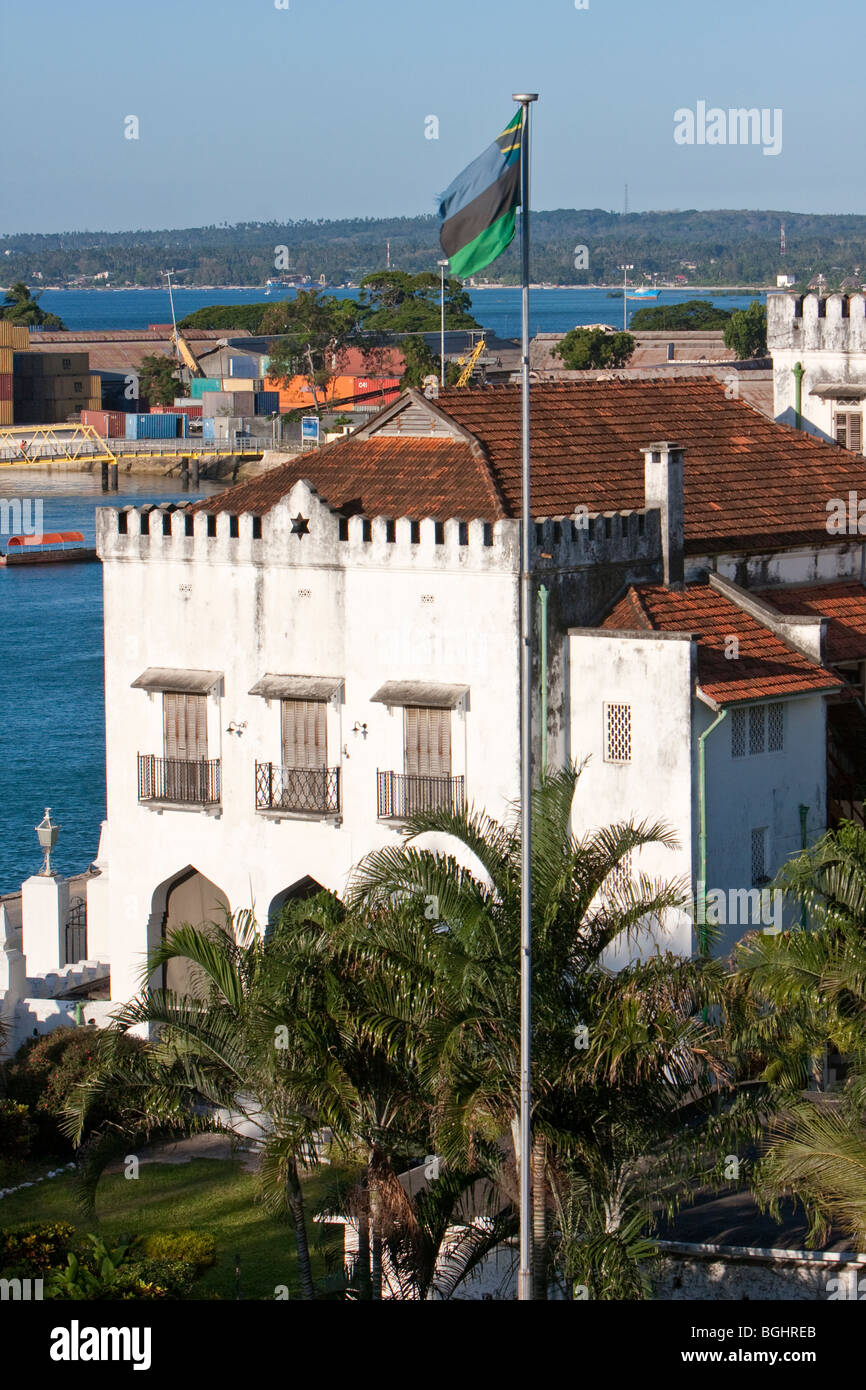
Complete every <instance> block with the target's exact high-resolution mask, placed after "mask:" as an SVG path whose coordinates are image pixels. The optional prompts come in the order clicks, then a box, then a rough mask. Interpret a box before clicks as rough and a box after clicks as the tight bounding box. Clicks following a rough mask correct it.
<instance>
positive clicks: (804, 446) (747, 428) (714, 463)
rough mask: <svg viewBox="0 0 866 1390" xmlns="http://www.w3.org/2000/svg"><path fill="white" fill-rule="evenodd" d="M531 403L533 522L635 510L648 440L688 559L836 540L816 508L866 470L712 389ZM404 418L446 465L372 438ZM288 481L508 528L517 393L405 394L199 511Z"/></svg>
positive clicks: (646, 389)
mask: <svg viewBox="0 0 866 1390" xmlns="http://www.w3.org/2000/svg"><path fill="white" fill-rule="evenodd" d="M530 399H531V419H532V512H533V515H534V516H536V517H544V516H570V515H573V514H574V512H575V509H576V508H578V507H581V506H585V507H586V508H587V509H588V510H589V511H590V512H601V511H630V510H635V509H639V508H641V507H643V506H644V505H645V500H644V460H643V455H642V453H641V450H642V449H643V448H644V447H645V446H646V445H647V444H648V443H650V442H651V441H652V440H658V439H668V440H671V441H672V442H674V443H676V444H678V445H680V446H681V447H682V448H683V449H684V451H685V454H684V488H685V547H686V550H687V552H689V553H691V554H703V553H706V552H707V551H718V550H722V549H739V550H758V551H760V550H767V549H779V548H783V547H785V546H794V545H805V544H808V545H819V544H827V543H828V542H830V541H833V542H835V541H836V539H837V538H836V537H830V536H828V533H827V529H826V521H827V507H826V504H827V502H828V501H829V500H830V499H831V498H833V497H837V496H844V495H845V492H846V491H847V490H848V489H849V488H850V489H856V488H859V489H860V490H861V491H866V459H864V458H863V457H861V456H860V455H857V454H853V453H849V452H848V451H846V450H844V449H842V448H841V447H840V446H839V445H837V444H828V443H825V442H824V441H822V440H819V439H816V438H814V437H813V436H812V435H809V434H806V433H803V432H800V431H797V430H793V429H791V428H789V427H788V426H786V425H780V424H777V423H775V422H773V421H771V420H768V419H767V418H766V417H765V416H763V415H761V414H760V413H759V412H758V411H756V410H753V409H752V408H751V407H749V406H748V405H745V404H744V403H743V402H742V401H738V400H728V399H727V397H726V394H725V388H724V386H723V385H722V383H720V382H717V381H707V380H698V381H695V380H688V381H683V380H666V379H651V380H629V381H622V380H618V381H595V380H594V381H586V382H568V383H555V384H554V383H551V384H547V383H538V384H535V385H534V386H533V388H532V392H531V398H530ZM409 407H411V408H412V410H413V413H414V414H415V415H416V416H417V414H418V412H419V410H420V411H424V412H426V413H427V414H429V416H430V417H431V432H432V429H433V427H434V425H435V426H436V428H437V432H438V433H439V436H440V438H441V437H442V435H443V433H444V432H445V431H446V430H448V429H449V428H450V430H451V432H452V436H453V438H452V444H453V445H456V446H457V447H458V449H459V455H457V454H455V455H453V465H451V464H450V460H451V458H452V456H451V455H449V454H448V453H447V452H446V451H445V450H446V449H447V446H446V445H439V446H438V448H430V446H431V444H432V440H431V439H429V438H428V437H427V436H426V435H424V436H422V437H419V436H418V427H417V426H412V425H410V426H409V427H408V428H407V430H406V432H405V434H402V435H400V436H398V437H395V436H391V437H389V438H387V439H385V438H384V437H383V436H381V435H377V430H379V429H381V428H382V427H384V426H385V425H391V422H393V420H394V417H395V415H396V414H397V413H399V412H400V411H401V410H403V409H405V408H409ZM392 427H393V426H392ZM413 428H414V429H415V433H414V434H413ZM422 445H424V446H427V448H426V451H425V449H424V448H422V447H421V446H422ZM434 460H436V461H437V465H438V464H439V462H440V461H441V464H442V465H444V466H442V467H441V468H440V471H439V472H438V473H437V475H436V476H435V477H434V478H430V479H427V478H425V476H424V469H425V467H426V466H427V464H428V463H432V462H433V461H434ZM470 460H471V461H470ZM461 461H462V462H461ZM320 469H324V470H325V472H324V477H325V479H326V481H325V482H324V484H322V485H320V483H319V482H318V481H317V476H319V470H320ZM298 478H308V479H309V480H310V481H311V482H312V483H313V485H314V486H315V487H316V489H317V490H318V491H320V492H321V493H322V495H323V496H325V497H326V498H327V499H328V500H329V501H330V502H331V503H332V505H340V500H339V499H340V497H346V496H355V495H358V496H361V495H363V499H364V501H363V509H364V510H365V511H367V512H368V514H375V512H378V513H379V514H380V515H386V516H403V515H408V516H418V515H422V516H430V515H438V516H469V517H472V516H480V517H484V518H487V519H490V518H492V517H498V516H512V517H516V516H518V515H519V514H520V388H519V387H518V386H494V387H489V386H488V387H484V388H481V389H479V390H471V389H463V390H458V389H454V388H452V389H450V390H446V391H443V392H442V393H441V394H440V396H439V398H438V400H436V401H435V402H434V401H427V400H425V398H424V397H423V396H422V395H421V394H420V393H419V392H417V391H409V392H406V393H404V395H403V396H402V397H401V398H400V400H399V401H397V402H396V403H395V404H394V405H391V406H388V407H386V408H385V409H384V410H383V411H381V412H380V413H379V414H378V415H376V416H374V417H373V418H372V420H370V421H369V422H368V423H367V424H366V425H365V426H364V427H363V430H362V431H361V432H360V433H359V434H358V435H356V436H354V437H350V438H349V439H348V440H346V441H344V442H341V443H337V444H333V445H330V446H328V447H327V448H326V449H325V450H322V451H319V452H318V453H315V454H310V455H307V456H305V457H304V458H303V460H299V459H295V460H293V461H292V462H291V463H290V464H286V465H285V467H284V468H282V469H279V470H276V471H275V472H274V473H270V474H268V475H267V476H266V477H263V478H260V479H258V480H257V481H255V482H253V483H249V484H245V485H243V486H242V487H241V488H236V489H233V490H232V492H231V493H230V494H223V495H221V496H220V497H218V498H211V499H208V500H207V501H206V502H203V503H201V504H199V505H201V506H202V507H203V508H204V509H205V510H231V511H240V510H247V511H258V512H261V511H267V510H268V509H269V508H270V507H271V506H273V505H274V503H275V502H276V501H278V499H279V497H281V496H282V495H284V493H286V492H288V491H289V489H290V488H291V487H292V485H293V483H294V482H295V481H296V480H297V479H298ZM332 480H335V481H332ZM336 480H339V481H338V482H336ZM431 497H432V498H433V499H434V500H435V510H434V509H433V508H432V506H431V501H430V498H431ZM374 499H375V500H374ZM485 499H487V500H486V501H485ZM493 499H495V509H493V508H492V506H491V503H492V502H493ZM371 509H374V510H371Z"/></svg>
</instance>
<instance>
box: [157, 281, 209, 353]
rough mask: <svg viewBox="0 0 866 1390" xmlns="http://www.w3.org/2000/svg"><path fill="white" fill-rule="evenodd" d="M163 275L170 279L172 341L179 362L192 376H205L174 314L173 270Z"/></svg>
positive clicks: (169, 297)
mask: <svg viewBox="0 0 866 1390" xmlns="http://www.w3.org/2000/svg"><path fill="white" fill-rule="evenodd" d="M162 273H163V275H164V276H165V277H166V279H167V280H168V299H169V303H170V304H171V341H172V343H173V344H174V350H175V354H176V356H177V360H178V363H180V362H182V363H183V365H184V366H185V367H186V369H187V371H188V372H189V374H190V376H191V377H193V376H204V372H203V371H202V369H201V367H200V366H199V365H198V362H197V360H196V356H195V353H194V352H193V350H192V348H191V347H190V345H189V343H188V342H187V340H186V338H185V337H184V336H183V334H182V333H181V331H180V329H179V328H178V326H177V319H176V318H175V316H174V295H173V293H172V289H171V277H172V275H173V274H174V271H173V270H164V271H163V272H162Z"/></svg>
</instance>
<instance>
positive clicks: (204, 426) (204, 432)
mask: <svg viewBox="0 0 866 1390" xmlns="http://www.w3.org/2000/svg"><path fill="white" fill-rule="evenodd" d="M201 437H202V439H216V434H215V431H214V421H213V420H209V419H206V418H204V417H203V418H202V422H201Z"/></svg>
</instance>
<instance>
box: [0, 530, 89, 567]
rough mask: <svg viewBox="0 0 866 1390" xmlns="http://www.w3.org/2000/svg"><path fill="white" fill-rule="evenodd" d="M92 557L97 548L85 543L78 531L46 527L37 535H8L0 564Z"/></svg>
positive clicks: (36, 563) (45, 563) (60, 560)
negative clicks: (55, 529)
mask: <svg viewBox="0 0 866 1390" xmlns="http://www.w3.org/2000/svg"><path fill="white" fill-rule="evenodd" d="M95 559H96V551H95V550H94V549H93V548H92V547H91V546H86V545H85V544H84V536H83V535H82V534H81V532H80V531H45V532H44V533H43V534H41V535H36V536H10V537H9V540H8V542H7V545H6V554H5V555H0V565H56V564H69V563H74V562H75V561H82V560H95Z"/></svg>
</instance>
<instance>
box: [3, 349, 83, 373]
mask: <svg viewBox="0 0 866 1390" xmlns="http://www.w3.org/2000/svg"><path fill="white" fill-rule="evenodd" d="M15 370H16V372H21V373H22V374H23V375H24V376H33V377H64V376H89V375H90V353H89V352H27V351H24V350H22V349H19V348H18V347H16V348H15ZM100 380H101V379H100Z"/></svg>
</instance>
